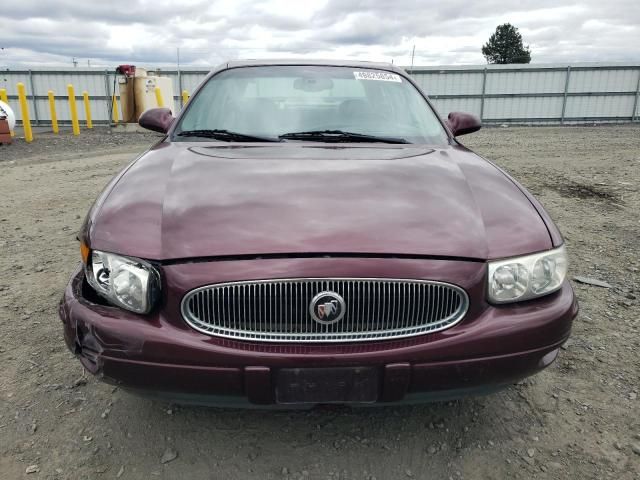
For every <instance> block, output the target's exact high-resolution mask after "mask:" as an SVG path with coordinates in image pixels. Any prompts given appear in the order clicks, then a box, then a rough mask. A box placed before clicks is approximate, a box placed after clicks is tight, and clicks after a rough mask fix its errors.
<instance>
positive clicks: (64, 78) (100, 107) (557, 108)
mask: <svg viewBox="0 0 640 480" xmlns="http://www.w3.org/2000/svg"><path fill="white" fill-rule="evenodd" d="M148 70H149V71H154V72H155V73H156V74H157V75H161V76H168V77H171V78H172V79H173V85H174V90H175V92H174V93H175V94H176V96H175V98H174V105H175V106H178V107H179V106H180V103H181V100H180V96H179V93H180V92H181V91H182V90H187V91H189V92H192V91H193V89H194V88H195V87H196V86H197V85H198V83H200V82H201V81H202V79H203V78H204V77H205V76H206V74H207V71H206V70H189V69H187V70H180V71H177V70H163V69H148ZM411 75H412V76H413V78H414V79H415V80H416V82H417V83H418V84H419V85H420V86H421V87H422V88H423V89H424V91H425V92H426V93H427V94H428V95H429V96H430V98H431V99H432V100H433V101H434V103H435V105H436V107H437V109H438V111H439V112H440V113H441V114H442V115H443V116H446V115H447V114H448V113H449V112H451V111H466V112H470V113H474V114H475V115H478V116H479V117H480V118H481V119H482V121H483V122H484V123H526V124H528V123H543V124H546V123H555V124H557V123H594V122H598V123H599V122H637V121H640V102H639V100H638V99H639V97H640V63H636V64H572V65H535V64H534V65H486V66H452V67H440V66H436V67H414V68H413V70H412V71H411ZM18 82H22V83H24V84H25V85H26V88H27V95H28V100H29V102H28V103H29V109H30V116H31V120H32V122H34V123H35V124H36V125H46V124H48V123H50V114H49V105H48V100H47V92H48V91H49V90H53V91H54V93H55V95H56V109H57V113H58V119H59V121H60V123H69V121H70V114H69V106H68V102H67V97H66V94H67V93H66V92H67V90H66V86H67V84H69V83H71V84H73V86H74V87H75V94H76V96H77V99H78V101H81V100H82V92H83V91H84V90H86V91H87V92H89V95H90V97H91V111H92V117H93V121H94V122H96V123H106V122H108V121H109V112H110V109H109V107H110V98H111V95H112V92H113V85H114V73H113V71H107V70H102V69H95V68H94V69H80V68H69V69H38V70H35V69H34V70H1V71H0V88H5V89H6V90H7V92H8V96H9V102H10V103H11V105H12V106H13V107H14V109H15V110H16V114H17V115H18V118H20V111H19V108H18V101H17V98H18V97H17V89H16V84H17V83H18ZM116 87H117V85H116ZM78 107H79V108H78V112H79V114H80V118H81V119H83V117H84V109H83V108H81V104H79V105H78Z"/></svg>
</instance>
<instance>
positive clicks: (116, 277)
mask: <svg viewBox="0 0 640 480" xmlns="http://www.w3.org/2000/svg"><path fill="white" fill-rule="evenodd" d="M85 270H86V276H87V281H88V282H89V285H91V286H92V287H93V288H94V289H95V291H96V292H97V293H98V294H100V295H101V296H103V297H104V298H106V299H107V300H108V301H110V302H111V303H113V304H114V305H117V306H119V307H122V308H126V309H127V310H131V311H132V312H136V313H148V312H149V311H150V310H151V308H152V307H153V304H154V303H155V300H156V299H157V298H158V294H159V291H160V275H159V274H158V271H157V270H156V269H155V268H153V267H152V266H151V265H149V264H148V263H146V262H143V261H142V260H138V259H134V258H128V257H121V256H120V255H114V254H112V253H106V252H101V251H99V250H93V251H92V252H91V257H90V258H89V259H88V261H87V262H86V264H85Z"/></svg>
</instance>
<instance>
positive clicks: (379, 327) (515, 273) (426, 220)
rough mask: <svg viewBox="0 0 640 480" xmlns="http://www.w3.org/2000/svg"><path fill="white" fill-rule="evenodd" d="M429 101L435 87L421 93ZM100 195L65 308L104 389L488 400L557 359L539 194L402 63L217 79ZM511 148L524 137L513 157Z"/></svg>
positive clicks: (562, 330)
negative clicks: (491, 156) (472, 136)
mask: <svg viewBox="0 0 640 480" xmlns="http://www.w3.org/2000/svg"><path fill="white" fill-rule="evenodd" d="M427 89H428V85H427ZM139 123H140V125H141V126H143V127H145V128H147V129H150V130H153V131H157V132H161V133H162V134H164V135H163V137H162V139H161V140H159V141H158V142H157V143H156V144H155V145H154V146H152V147H151V148H150V149H149V150H148V151H146V152H145V153H143V154H142V155H140V156H139V157H138V158H137V159H136V160H134V161H133V162H132V163H131V164H130V165H128V166H127V167H126V168H124V169H123V170H122V171H121V172H120V173H119V174H118V175H116V176H115V177H114V178H113V180H112V181H111V182H110V183H109V184H108V185H107V187H106V188H105V190H104V191H103V192H102V193H101V194H100V195H99V196H98V198H97V200H96V201H95V204H94V205H93V207H92V208H91V210H90V211H89V213H88V215H87V217H86V220H85V222H84V225H83V226H82V228H81V231H80V234H79V240H80V253H81V263H80V264H79V266H78V267H77V269H76V270H75V272H74V273H73V275H72V278H71V280H70V282H69V284H68V286H67V288H66V290H65V292H64V295H63V298H62V301H61V303H60V308H59V312H60V317H61V319H62V322H63V325H64V337H65V340H66V343H67V345H68V347H69V348H70V349H71V351H72V352H73V353H74V354H75V355H76V356H77V357H78V359H79V360H80V362H81V363H82V365H84V367H85V368H86V369H87V370H89V371H90V372H91V373H93V374H95V375H97V376H99V378H101V379H102V380H104V381H107V382H111V383H115V384H117V385H121V386H122V387H123V388H125V389H128V390H131V391H134V392H139V393H142V394H146V395H151V396H154V397H158V398H165V399H170V400H171V401H175V402H185V403H187V402H192V403H199V404H212V405H227V406H252V405H253V406H257V405H262V406H273V407H278V406H281V407H292V406H311V405H315V404H323V403H347V404H356V405H358V404H372V403H386V404H395V403H399V402H418V401H433V400H444V399H450V398H457V397H460V396H465V395H471V394H482V393H488V392H492V391H495V390H497V389H500V388H503V387H505V386H508V385H510V384H512V383H514V382H516V381H518V380H520V379H522V378H524V377H526V376H528V375H532V374H534V373H536V372H539V371H540V370H542V369H544V368H545V367H548V366H549V365H550V364H551V363H552V362H553V361H554V360H555V359H556V357H557V356H558V352H559V349H560V346H561V345H562V344H563V342H565V341H566V340H567V338H568V336H569V334H570V329H571V323H572V320H573V318H574V317H575V315H576V313H577V309H578V307H577V303H576V299H575V297H574V294H573V291H572V288H571V286H570V284H569V282H568V280H567V279H566V272H567V252H566V249H565V246H564V244H563V239H562V236H561V234H560V232H559V231H558V229H557V228H556V226H555V225H554V223H553V221H552V220H551V219H550V217H549V215H548V214H547V213H546V212H545V210H544V209H543V207H542V206H541V205H540V203H539V202H538V201H537V200H536V199H535V198H534V197H533V196H532V195H531V194H530V193H529V192H527V191H526V190H525V189H524V188H523V187H522V185H520V184H519V183H518V182H517V181H516V180H514V179H513V178H512V177H511V176H509V174H507V173H506V172H505V171H503V170H502V169H500V168H499V167H498V166H496V165H495V164H493V163H492V162H490V161H488V160H486V159H484V158H482V157H480V156H478V155H477V154H475V153H473V152H472V151H470V150H469V149H467V148H465V147H464V146H463V145H462V144H461V143H460V142H459V141H458V139H457V137H459V136H461V135H464V134H467V133H471V132H474V131H476V130H478V129H479V128H480V122H479V120H478V119H477V118H476V117H474V116H473V115H470V114H465V113H459V112H454V113H450V114H449V115H448V118H447V119H446V120H443V119H441V118H440V116H439V115H438V114H437V112H436V111H435V109H434V107H433V105H432V104H431V102H430V100H429V98H428V97H427V95H426V93H425V92H424V91H423V90H422V89H421V88H420V87H419V86H418V85H417V84H416V82H415V80H414V79H413V78H412V77H411V76H409V75H407V73H405V72H404V71H403V70H402V69H400V68H397V67H395V66H393V65H389V64H378V63H368V62H314V61H297V62H296V61H291V62H285V61H238V62H231V63H227V64H224V65H222V66H220V67H218V68H217V69H215V70H214V71H212V72H211V73H210V74H209V75H208V76H207V78H206V79H205V80H204V81H203V82H202V84H201V85H200V87H199V88H198V89H197V91H195V92H194V95H193V96H192V98H191V99H190V100H189V102H188V103H187V104H186V106H185V107H184V108H183V109H182V111H181V112H180V113H179V114H178V115H177V116H176V117H175V118H174V116H173V115H172V112H171V111H170V110H168V109H166V108H156V109H151V110H148V111H146V112H144V113H143V115H142V116H141V118H140V120H139ZM514 148H515V147H514Z"/></svg>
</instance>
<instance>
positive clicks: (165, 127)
mask: <svg viewBox="0 0 640 480" xmlns="http://www.w3.org/2000/svg"><path fill="white" fill-rule="evenodd" d="M174 120H175V119H174V117H173V115H171V110H169V109H168V108H150V109H149V110H145V111H144V112H142V115H140V118H139V119H138V125H140V126H141V127H142V128H146V129H147V130H152V131H154V132H160V133H167V132H168V131H169V127H171V124H172V123H173V121H174Z"/></svg>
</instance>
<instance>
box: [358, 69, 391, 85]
mask: <svg viewBox="0 0 640 480" xmlns="http://www.w3.org/2000/svg"><path fill="white" fill-rule="evenodd" d="M353 76H354V77H356V80H380V81H382V82H398V83H401V82H402V79H401V78H400V75H396V74H395V73H389V72H353Z"/></svg>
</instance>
